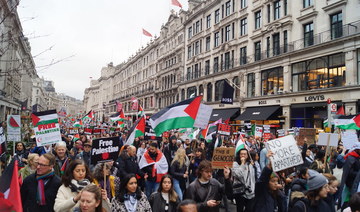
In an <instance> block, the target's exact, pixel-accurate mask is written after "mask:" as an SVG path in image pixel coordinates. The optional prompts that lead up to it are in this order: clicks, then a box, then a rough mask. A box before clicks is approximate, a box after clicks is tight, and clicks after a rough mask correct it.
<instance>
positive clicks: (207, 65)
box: [205, 60, 210, 75]
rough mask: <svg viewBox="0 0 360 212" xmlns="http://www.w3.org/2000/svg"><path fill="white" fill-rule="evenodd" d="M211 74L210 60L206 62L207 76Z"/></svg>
mask: <svg viewBox="0 0 360 212" xmlns="http://www.w3.org/2000/svg"><path fill="white" fill-rule="evenodd" d="M209 74H210V60H206V61H205V75H209Z"/></svg>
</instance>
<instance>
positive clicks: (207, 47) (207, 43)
mask: <svg viewBox="0 0 360 212" xmlns="http://www.w3.org/2000/svg"><path fill="white" fill-rule="evenodd" d="M205 42H206V44H205V51H209V50H210V36H208V37H206V40H205Z"/></svg>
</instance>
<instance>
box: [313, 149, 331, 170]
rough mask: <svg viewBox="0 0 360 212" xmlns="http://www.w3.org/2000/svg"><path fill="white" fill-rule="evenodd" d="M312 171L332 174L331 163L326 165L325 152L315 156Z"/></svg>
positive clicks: (321, 151)
mask: <svg viewBox="0 0 360 212" xmlns="http://www.w3.org/2000/svg"><path fill="white" fill-rule="evenodd" d="M310 169H313V170H316V171H317V172H319V173H331V170H330V167H329V163H325V151H323V150H320V151H318V152H317V154H316V155H315V160H314V162H313V163H312V164H311V165H310Z"/></svg>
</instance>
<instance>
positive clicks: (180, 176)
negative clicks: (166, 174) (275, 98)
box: [170, 161, 187, 182]
mask: <svg viewBox="0 0 360 212" xmlns="http://www.w3.org/2000/svg"><path fill="white" fill-rule="evenodd" d="M186 170H187V167H186V165H185V163H184V164H183V166H182V167H180V164H179V162H178V161H174V163H173V164H171V166H170V174H171V176H172V177H173V178H174V179H177V180H178V181H179V182H185V181H186V178H184V174H185V172H186Z"/></svg>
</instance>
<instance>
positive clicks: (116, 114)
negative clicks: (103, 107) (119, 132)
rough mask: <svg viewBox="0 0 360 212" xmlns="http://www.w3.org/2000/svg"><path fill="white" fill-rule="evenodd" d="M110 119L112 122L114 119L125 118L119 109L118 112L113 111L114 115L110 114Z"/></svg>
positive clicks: (121, 119) (122, 119)
mask: <svg viewBox="0 0 360 212" xmlns="http://www.w3.org/2000/svg"><path fill="white" fill-rule="evenodd" d="M110 120H111V121H113V122H116V121H124V120H125V114H124V111H123V110H121V111H120V112H117V113H115V114H114V115H111V116H110Z"/></svg>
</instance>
